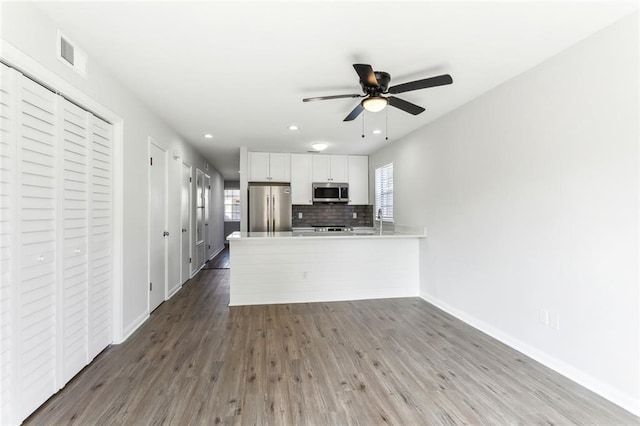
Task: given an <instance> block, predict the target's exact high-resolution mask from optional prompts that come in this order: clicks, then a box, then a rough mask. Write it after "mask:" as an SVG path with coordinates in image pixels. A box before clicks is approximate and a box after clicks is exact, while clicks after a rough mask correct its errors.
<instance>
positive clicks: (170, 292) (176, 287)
mask: <svg viewBox="0 0 640 426" xmlns="http://www.w3.org/2000/svg"><path fill="white" fill-rule="evenodd" d="M181 288H182V284H180V283H178V284H176V285H175V286H174V287H173V288H172V289H169V294H168V295H167V300H169V299H171V298H172V297H173V296H174V295H175V294H176V293H177V292H179V291H180V289H181Z"/></svg>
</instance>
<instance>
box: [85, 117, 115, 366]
mask: <svg viewBox="0 0 640 426" xmlns="http://www.w3.org/2000/svg"><path fill="white" fill-rule="evenodd" d="M89 137H90V141H89V143H90V156H91V160H90V164H91V199H90V222H89V223H90V241H91V246H90V259H89V267H90V283H91V284H90V289H89V297H90V300H89V324H90V330H89V336H90V337H89V342H90V353H89V356H90V358H93V357H95V356H96V355H97V354H98V353H100V351H102V350H103V349H104V348H105V347H107V345H109V344H110V343H111V310H112V309H111V282H112V271H111V269H112V261H111V259H112V255H113V249H112V245H113V208H112V206H113V179H112V173H113V142H112V141H113V130H112V126H111V125H110V124H108V123H106V122H104V121H102V120H100V119H99V118H96V117H94V116H91V117H90V136H89Z"/></svg>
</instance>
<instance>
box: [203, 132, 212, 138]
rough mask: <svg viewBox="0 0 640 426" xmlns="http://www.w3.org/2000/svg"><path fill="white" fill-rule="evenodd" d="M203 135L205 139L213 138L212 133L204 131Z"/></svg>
mask: <svg viewBox="0 0 640 426" xmlns="http://www.w3.org/2000/svg"><path fill="white" fill-rule="evenodd" d="M204 137H205V138H207V139H213V135H212V134H211V133H205V134H204Z"/></svg>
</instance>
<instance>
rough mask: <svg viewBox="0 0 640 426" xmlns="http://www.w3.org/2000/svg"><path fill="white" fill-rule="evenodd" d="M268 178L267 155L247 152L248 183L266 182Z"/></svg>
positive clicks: (266, 153) (265, 153)
mask: <svg viewBox="0 0 640 426" xmlns="http://www.w3.org/2000/svg"><path fill="white" fill-rule="evenodd" d="M269 177H270V176H269V153H268V152H249V182H268V181H269Z"/></svg>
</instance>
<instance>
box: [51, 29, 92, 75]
mask: <svg viewBox="0 0 640 426" xmlns="http://www.w3.org/2000/svg"><path fill="white" fill-rule="evenodd" d="M56 46H57V52H56V56H57V57H58V60H59V61H60V62H62V63H63V64H65V65H67V66H69V67H71V68H72V69H73V70H74V71H75V72H77V73H78V74H80V75H81V76H82V77H84V78H87V54H86V53H85V52H84V51H83V50H82V49H80V48H79V47H78V45H76V44H75V43H74V42H73V41H71V40H70V39H69V37H67V36H66V35H64V34H63V33H62V32H60V31H58V42H57V43H56Z"/></svg>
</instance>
